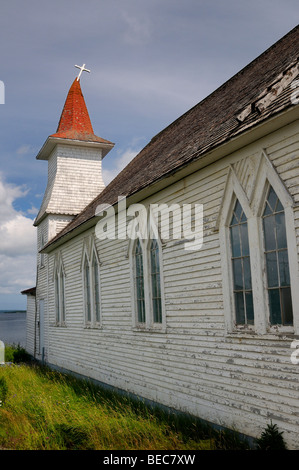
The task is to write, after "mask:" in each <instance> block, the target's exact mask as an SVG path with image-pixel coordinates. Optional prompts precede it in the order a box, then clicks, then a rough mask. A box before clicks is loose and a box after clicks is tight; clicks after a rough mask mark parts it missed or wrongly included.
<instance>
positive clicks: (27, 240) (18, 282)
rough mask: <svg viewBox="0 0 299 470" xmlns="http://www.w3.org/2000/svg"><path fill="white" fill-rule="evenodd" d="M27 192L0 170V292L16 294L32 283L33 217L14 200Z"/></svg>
mask: <svg viewBox="0 0 299 470" xmlns="http://www.w3.org/2000/svg"><path fill="white" fill-rule="evenodd" d="M26 193H27V191H26V190H24V188H23V187H21V186H17V185H13V184H9V183H7V182H5V181H4V178H3V175H2V174H1V173H0V221H1V222H0V240H1V243H0V294H12V293H19V292H20V290H22V289H24V288H26V287H30V286H31V285H32V283H34V282H35V259H36V258H35V257H36V254H35V253H36V232H35V228H34V227H33V220H32V219H31V218H29V217H26V216H25V215H23V213H21V212H18V211H17V210H15V208H14V206H13V203H14V201H15V200H16V199H18V198H21V197H24V196H25V194H26Z"/></svg>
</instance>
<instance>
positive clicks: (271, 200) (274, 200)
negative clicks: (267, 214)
mask: <svg viewBox="0 0 299 470" xmlns="http://www.w3.org/2000/svg"><path fill="white" fill-rule="evenodd" d="M267 200H268V203H269V206H270V207H271V210H272V212H274V211H275V207H276V203H277V196H276V193H275V191H274V189H273V188H272V187H271V188H270V190H269V194H268V199H267Z"/></svg>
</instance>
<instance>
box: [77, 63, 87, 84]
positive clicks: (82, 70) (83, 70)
mask: <svg viewBox="0 0 299 470" xmlns="http://www.w3.org/2000/svg"><path fill="white" fill-rule="evenodd" d="M75 67H77V69H80V72H79V75H78V77H77V80H78V81H79V78H80V77H81V73H82V72H90V70H88V69H86V68H85V64H83V65H82V67H80V66H79V65H75Z"/></svg>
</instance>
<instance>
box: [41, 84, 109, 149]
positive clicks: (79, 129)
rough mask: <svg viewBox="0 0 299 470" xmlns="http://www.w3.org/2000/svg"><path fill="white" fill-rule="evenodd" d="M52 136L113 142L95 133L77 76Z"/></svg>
mask: <svg viewBox="0 0 299 470" xmlns="http://www.w3.org/2000/svg"><path fill="white" fill-rule="evenodd" d="M50 137H58V138H62V139H74V140H83V141H86V142H103V143H111V142H109V141H108V140H105V139H102V138H101V137H98V136H96V135H95V134H94V132H93V128H92V125H91V121H90V118H89V114H88V111H87V107H86V104H85V101H84V97H83V93H82V90H81V86H80V80H77V78H76V79H75V80H74V82H73V84H72V86H71V88H70V90H69V92H68V95H67V97H66V100H65V103H64V107H63V110H62V113H61V117H60V120H59V124H58V128H57V131H56V133H55V134H52V135H51V136H50Z"/></svg>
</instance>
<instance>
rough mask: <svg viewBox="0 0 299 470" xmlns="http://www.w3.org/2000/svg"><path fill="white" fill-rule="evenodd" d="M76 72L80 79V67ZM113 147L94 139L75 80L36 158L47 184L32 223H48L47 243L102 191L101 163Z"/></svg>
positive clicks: (77, 81) (109, 143)
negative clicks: (43, 162)
mask: <svg viewBox="0 0 299 470" xmlns="http://www.w3.org/2000/svg"><path fill="white" fill-rule="evenodd" d="M79 68H80V70H81V72H80V75H81V73H82V71H83V69H84V66H83V67H79ZM84 70H86V69H84ZM113 146H114V144H113V143H112V142H109V141H108V140H105V139H102V138H101V137H98V136H97V135H95V133H94V131H93V128H92V125H91V121H90V118H89V114H88V111H87V107H86V104H85V100H84V97H83V93H82V90H81V85H80V76H78V77H77V78H76V79H75V80H74V82H73V83H72V85H71V87H70V90H69V92H68V94H67V97H66V100H65V103H64V106H63V109H62V113H61V116H60V120H59V123H58V127H57V131H56V132H55V134H51V135H50V136H49V137H48V138H47V140H46V142H45V143H44V145H43V147H42V148H41V150H40V151H39V153H38V155H37V157H36V158H37V159H38V160H47V161H48V184H47V188H46V191H45V195H44V199H43V202H42V205H41V208H40V211H39V213H38V215H37V218H36V220H35V225H40V224H41V222H42V221H43V220H45V219H46V220H47V221H48V222H47V223H48V229H47V231H48V234H47V237H46V238H47V240H49V239H50V238H51V237H53V236H54V235H55V234H56V233H57V232H58V231H59V230H60V229H61V228H62V225H63V224H66V223H68V222H69V221H70V220H71V219H72V218H73V217H74V216H76V215H77V214H79V213H80V212H81V211H82V210H83V209H84V208H85V207H86V206H87V204H89V203H90V202H91V201H92V200H93V199H94V198H95V197H96V196H98V194H99V193H100V192H101V191H102V190H103V189H104V187H105V185H104V182H103V178H102V159H103V158H104V156H105V155H106V154H107V153H108V152H109V151H110V150H111V149H112V148H113Z"/></svg>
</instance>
